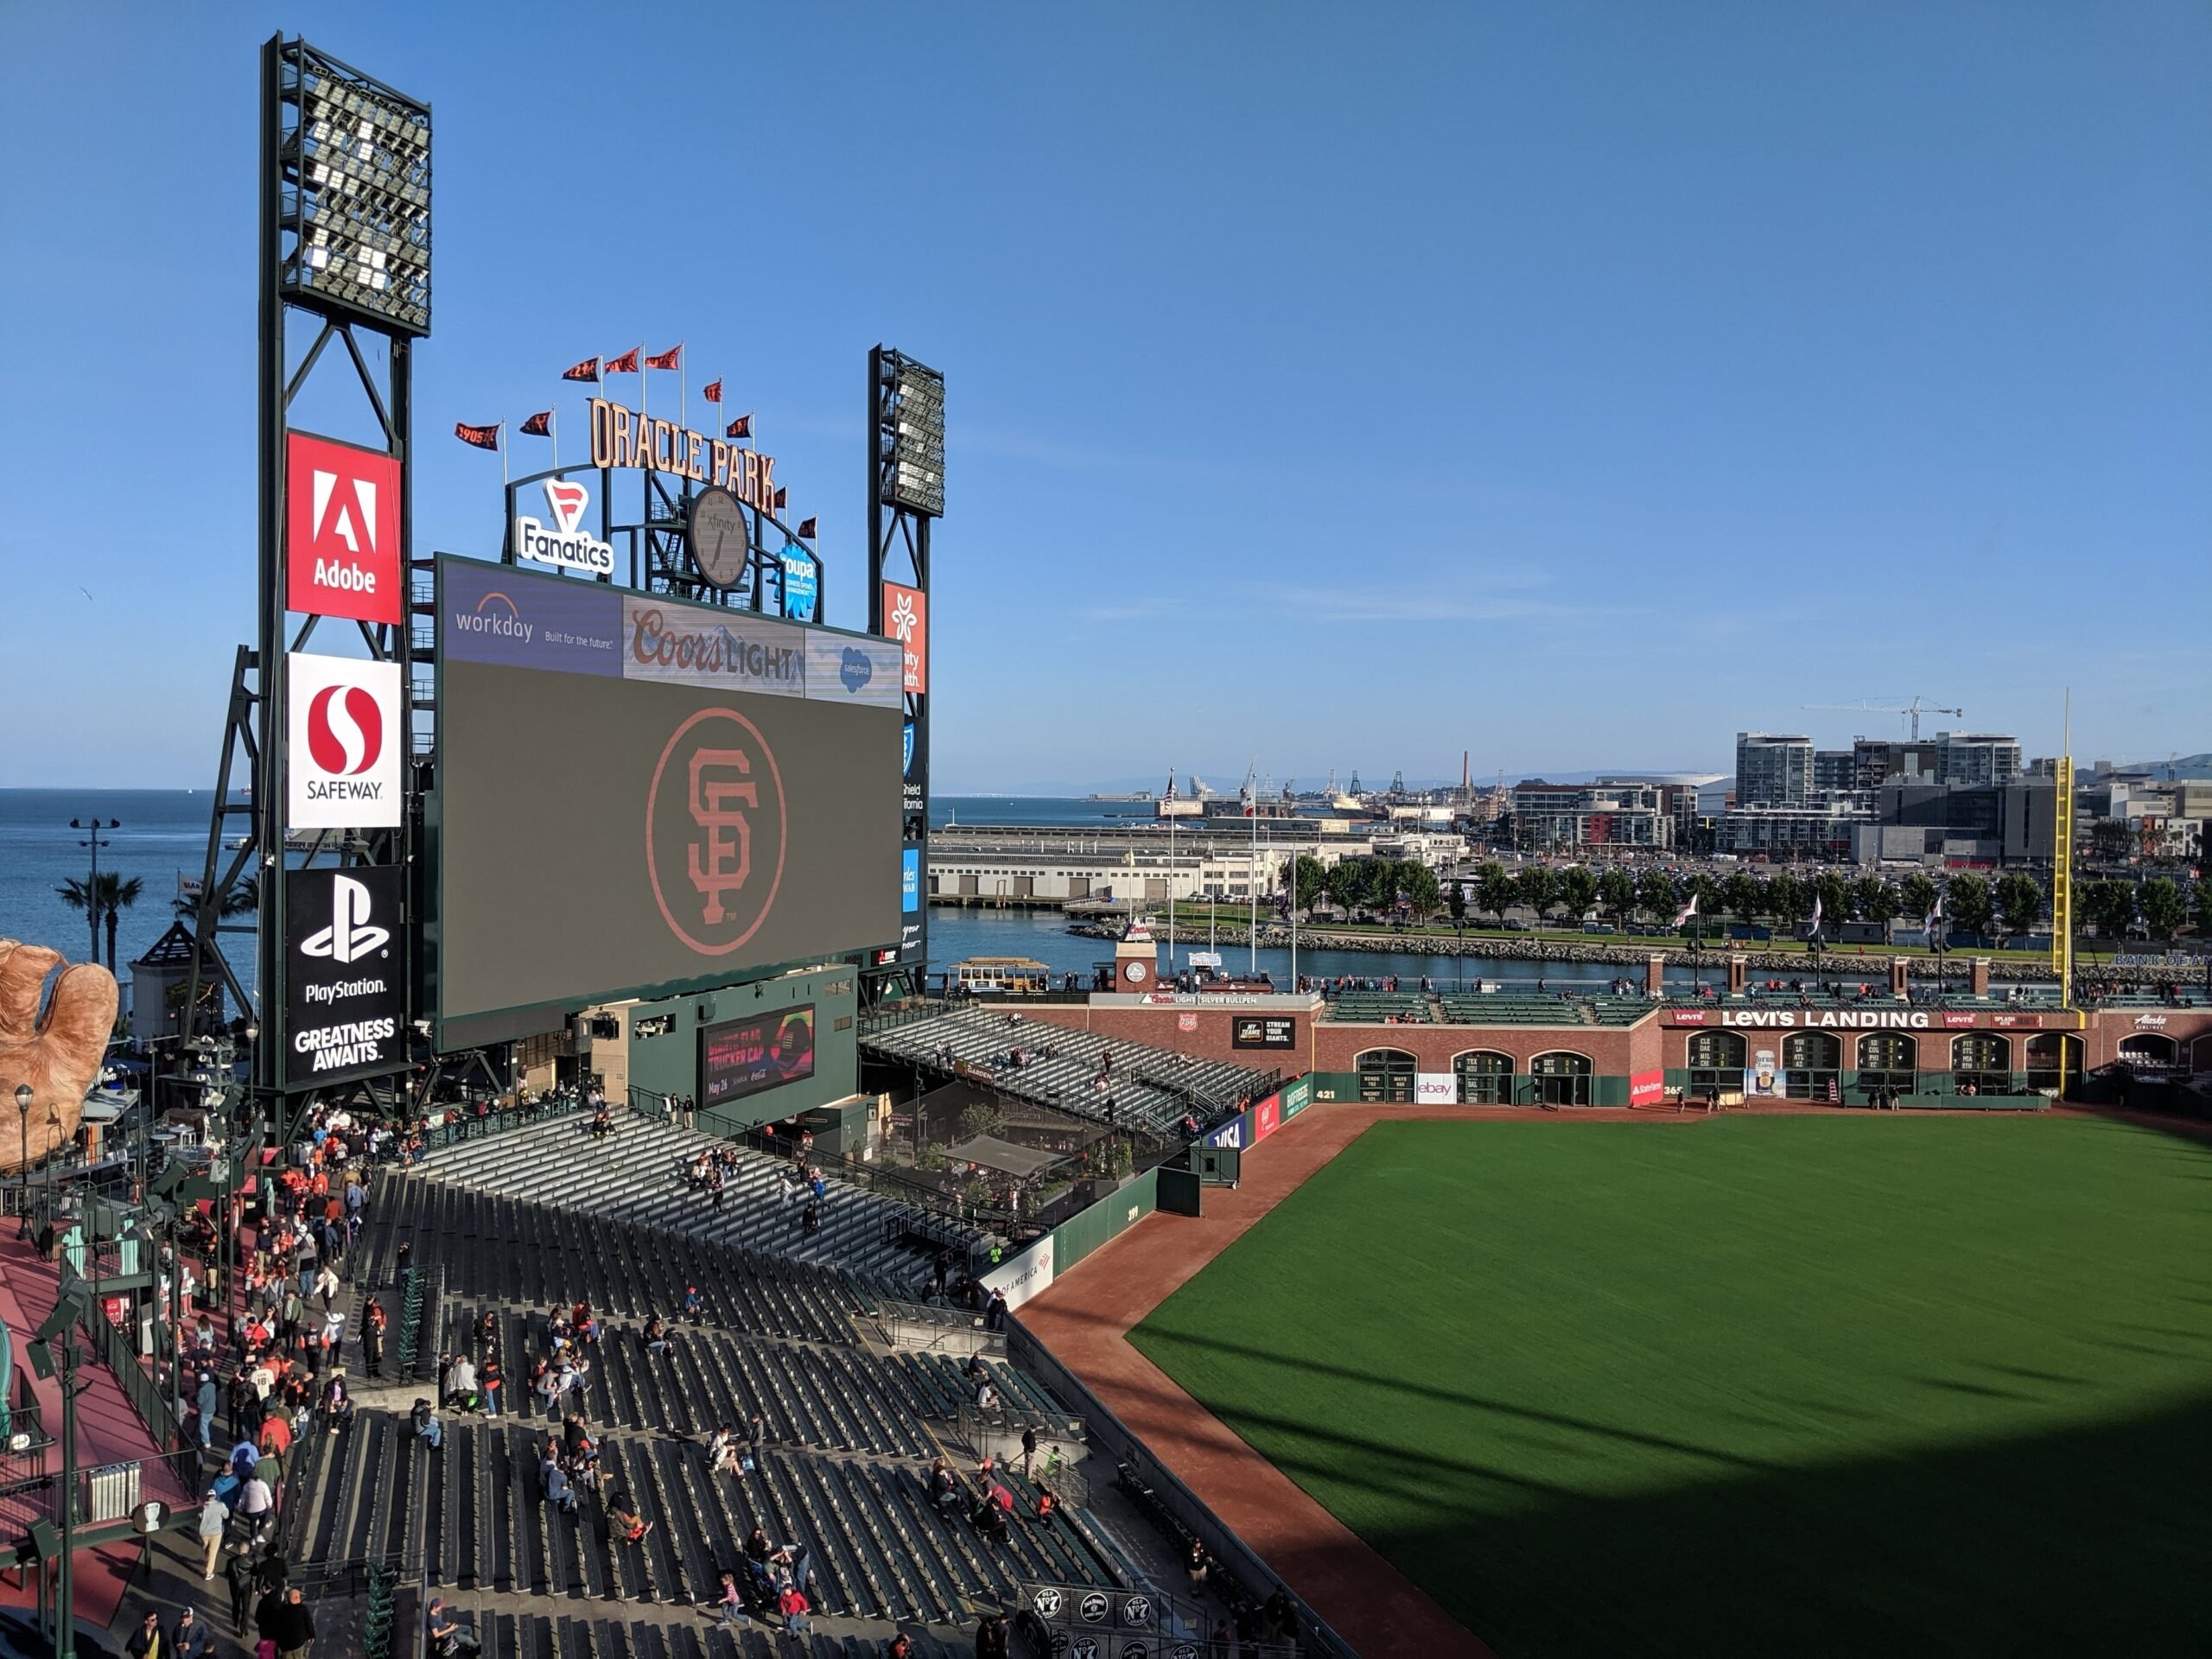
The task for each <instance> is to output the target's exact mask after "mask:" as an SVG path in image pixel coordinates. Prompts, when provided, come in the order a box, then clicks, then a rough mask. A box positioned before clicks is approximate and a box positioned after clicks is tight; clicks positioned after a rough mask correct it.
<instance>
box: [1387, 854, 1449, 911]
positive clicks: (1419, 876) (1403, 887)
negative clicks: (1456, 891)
mask: <svg viewBox="0 0 2212 1659" xmlns="http://www.w3.org/2000/svg"><path fill="white" fill-rule="evenodd" d="M1399 868H1400V872H1401V874H1400V875H1399V889H1398V896H1399V897H1400V898H1401V899H1404V900H1405V901H1406V904H1407V906H1408V908H1409V909H1411V910H1412V912H1413V913H1414V925H1417V926H1418V925H1421V924H1424V923H1426V922H1427V920H1428V918H1430V917H1432V916H1433V915H1435V914H1436V912H1438V911H1439V910H1440V909H1441V908H1442V907H1443V904H1444V894H1443V892H1442V890H1441V889H1440V888H1439V887H1438V886H1437V885H1436V872H1435V871H1434V870H1432V869H1430V868H1428V866H1427V865H1426V864H1405V865H1401V866H1400V867H1399Z"/></svg>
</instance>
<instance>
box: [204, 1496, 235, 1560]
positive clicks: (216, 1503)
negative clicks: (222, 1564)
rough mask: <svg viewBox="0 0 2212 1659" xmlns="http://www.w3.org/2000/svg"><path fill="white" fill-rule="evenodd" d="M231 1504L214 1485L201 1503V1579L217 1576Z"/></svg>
mask: <svg viewBox="0 0 2212 1659" xmlns="http://www.w3.org/2000/svg"><path fill="white" fill-rule="evenodd" d="M230 1523H231V1506H230V1505H229V1504H227V1503H224V1502H223V1500H222V1499H221V1498H219V1497H216V1496H215V1491H214V1489H213V1487H210V1488H209V1489H208V1491H207V1497H205V1498H204V1499H203V1500H201V1502H200V1582H201V1583H203V1584H204V1583H206V1582H207V1580H210V1579H212V1578H213V1577H214V1576H215V1561H216V1558H217V1557H218V1556H219V1555H221V1554H222V1553H223V1535H224V1534H225V1533H226V1531H228V1530H229V1529H230Z"/></svg>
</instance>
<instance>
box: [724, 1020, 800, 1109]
mask: <svg viewBox="0 0 2212 1659" xmlns="http://www.w3.org/2000/svg"><path fill="white" fill-rule="evenodd" d="M813 1075H814V1005H813V1004H812V1003H811V1002H806V1003H802V1004H800V1006H798V1007H795V1008H779V1009H778V1010H776V1011H775V1012H773V1013H770V1014H757V1015H755V1016H754V1017H753V1018H752V1019H749V1020H723V1021H722V1022H721V1024H719V1025H713V1026H708V1027H703V1028H702V1030H701V1031H700V1033H699V1103H700V1104H701V1105H702V1106H727V1105H728V1104H729V1103H731V1102H732V1101H737V1100H743V1099H744V1098H745V1097H746V1096H747V1095H757V1094H760V1093H762V1092H764V1091H766V1090H770V1089H774V1088H778V1087H780V1086H781V1085H782V1084H786V1083H797V1082H798V1081H799V1080H800V1079H802V1078H804V1077H812V1076H813Z"/></svg>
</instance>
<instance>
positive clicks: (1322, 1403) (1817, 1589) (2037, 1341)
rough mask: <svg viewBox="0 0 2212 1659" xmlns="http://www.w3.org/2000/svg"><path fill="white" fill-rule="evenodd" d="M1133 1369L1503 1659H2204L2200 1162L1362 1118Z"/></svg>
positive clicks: (2210, 1547)
mask: <svg viewBox="0 0 2212 1659" xmlns="http://www.w3.org/2000/svg"><path fill="white" fill-rule="evenodd" d="M1319 1109H1321V1110H1325V1109H1326V1108H1325V1107H1324V1108H1319ZM1254 1155H1255V1156H1257V1157H1261V1158H1265V1157H1266V1156H1267V1152H1266V1150H1265V1148H1262V1149H1261V1150H1260V1151H1259V1152H1258V1153H1256V1154H1254ZM1131 1340H1132V1341H1134V1342H1135V1344H1136V1345H1137V1346H1138V1347H1139V1348H1140V1349H1141V1350H1142V1351H1144V1352H1145V1353H1146V1354H1147V1355H1148V1356H1149V1357H1151V1358H1152V1359H1153V1360H1154V1362H1155V1363H1158V1364H1159V1365H1160V1367H1161V1368H1162V1369H1164V1370H1166V1371H1167V1372H1168V1373H1169V1374H1170V1375H1172V1376H1174V1377H1175V1378H1176V1379H1177V1380H1178V1381H1179V1382H1180V1383H1182V1384H1183V1386H1184V1387H1185V1388H1186V1389H1189V1390H1190V1392H1191V1393H1192V1395H1195V1396H1196V1397H1197V1398H1198V1400H1200V1401H1202V1402H1205V1404H1206V1405H1207V1406H1208V1407H1209V1408H1211V1409H1212V1410H1213V1411H1214V1412H1215V1413H1216V1414H1217V1415H1218V1416H1219V1417H1221V1418H1222V1420H1223V1421H1225V1422H1227V1423H1228V1424H1229V1425H1230V1427H1233V1428H1235V1429H1236V1431H1237V1432H1238V1433H1240V1434H1242V1435H1243V1437H1244V1439H1245V1440H1248V1441H1249V1442H1250V1443H1251V1444H1252V1445H1253V1446H1255V1447H1256V1448H1257V1449H1258V1450H1259V1451H1260V1452H1262V1453H1263V1454H1264V1455H1266V1456H1267V1457H1268V1459H1271V1460H1272V1461H1273V1462H1274V1463H1275V1464H1276V1465H1278V1466H1279V1467H1281V1469H1282V1470H1283V1471H1285V1472H1286V1473H1287V1474H1288V1475H1290V1476H1291V1477H1292V1478H1294V1480H1296V1481H1297V1482H1298V1483H1299V1484H1300V1485H1302V1486H1303V1487H1305V1489H1306V1491H1309V1492H1311V1493H1312V1494H1313V1496H1314V1497H1316V1498H1318V1499H1319V1501H1320V1502H1321V1503H1323V1504H1325V1506H1326V1507H1327V1508H1328V1509H1329V1510H1332V1512H1334V1513H1335V1514H1336V1515H1337V1516H1338V1517H1339V1518H1340V1519H1342V1520H1343V1521H1344V1522H1345V1524H1346V1525H1348V1526H1349V1527H1351V1529H1352V1530H1353V1531H1355V1532H1357V1533H1358V1534H1359V1535H1361V1536H1362V1537H1363V1538H1364V1539H1366V1540H1367V1541H1369V1542H1370V1544H1372V1545H1374V1546H1375V1547H1376V1548H1377V1549H1378V1550H1380V1551H1381V1552H1382V1553H1383V1554H1385V1555H1387V1556H1389V1558H1390V1559H1391V1560H1394V1561H1395V1562H1396V1563H1397V1564H1398V1566H1399V1567H1402V1569H1403V1570H1404V1571H1405V1572H1406V1573H1407V1574H1408V1576H1410V1577H1411V1578H1412V1579H1413V1580H1414V1581H1415V1582H1417V1583H1419V1584H1420V1585H1421V1586H1422V1587H1423V1588H1425V1589H1426V1590H1427V1592H1428V1593H1429V1594H1430V1595H1432V1596H1433V1597H1434V1598H1435V1599H1436V1600H1437V1601H1438V1602H1439V1603H1440V1604H1441V1605H1443V1606H1444V1607H1445V1608H1446V1611H1449V1612H1451V1613H1452V1615H1453V1616H1454V1617H1455V1618H1459V1620H1460V1621H1461V1622H1462V1623H1463V1624H1465V1625H1466V1626H1467V1627H1468V1628H1469V1629H1471V1630H1473V1631H1475V1632H1476V1633H1477V1634H1478V1635H1479V1636H1481V1637H1484V1639H1485V1640H1487V1641H1488V1642H1490V1643H1491V1645H1493V1646H1494V1647H1496V1648H1497V1649H1499V1650H1500V1651H1501V1652H1502V1653H1504V1654H1508V1655H1550V1654H1577V1655H1584V1654H1586V1655H1599V1654H1605V1655H1616V1654H1641V1653H1655V1652H1668V1653H1689V1652H1697V1653H1703V1654H1712V1653H1763V1654H1779V1653H1792V1654H1796V1653H1828V1654H1873V1653H1884V1654H1899V1653H1922V1652H1979V1653H2006V1654H2018V1653H2043V1652H2051V1653H2057V1652H2065V1653H2073V1654H2080V1653H2130V1654H2152V1653H2157V1654H2170V1653H2202V1652H2206V1651H2212V1579H2209V1578H2208V1572H2209V1571H2212V1567H2209V1566H2208V1564H2212V1145H2207V1144H2205V1143H2202V1142H2192V1141H2185V1140H2182V1139H2179V1138H2177V1137H2174V1136H2171V1135H2164V1134H2161V1133H2159V1132H2158V1131H2155V1130H2149V1129H2136V1128H2125V1127H2121V1126H2118V1125H2111V1124H2104V1123H2098V1122H2085V1121H2082V1120H2079V1119H2074V1120H2067V1119H2040V1118H2006V1119H2002V1120H1996V1121H1985V1122H1969V1121H1950V1120H1944V1119H1928V1118H1886V1117H1885V1118H1877V1117H1874V1116H1859V1117H1855V1118H1853V1119H1850V1120H1832V1119H1824V1118H1817V1117H1806V1118H1786V1117H1775V1118H1735V1119H1723V1120H1719V1121H1717V1122H1709V1123H1698V1124H1694V1125H1675V1124H1664V1125H1659V1124H1652V1125H1639V1124H1589V1123H1585V1124H1578V1123H1573V1122H1543V1123H1526V1124H1522V1123H1507V1124H1452V1123H1443V1122H1419V1123H1408V1122H1399V1123H1381V1124H1377V1125H1376V1127H1375V1128H1373V1129H1371V1130H1370V1131H1369V1132H1368V1133H1367V1134H1366V1135H1363V1136H1362V1137H1361V1138H1360V1139H1359V1140H1358V1141H1357V1142H1355V1143H1354V1144H1353V1145H1352V1146H1351V1147H1350V1148H1349V1149H1348V1150H1347V1151H1346V1152H1345V1153H1344V1154H1343V1155H1342V1156H1340V1157H1339V1158H1338V1159H1337V1160H1335V1161H1334V1162H1333V1163H1332V1164H1331V1165H1330V1166H1328V1167H1327V1168H1325V1169H1324V1170H1322V1171H1321V1172H1320V1173H1319V1174H1318V1175H1316V1176H1315V1177H1314V1178H1313V1179H1312V1180H1311V1181H1309V1182H1307V1183H1306V1185H1305V1186H1303V1187H1302V1188H1300V1190H1299V1191H1298V1192H1296V1193H1294V1195H1293V1196H1292V1197H1291V1198H1290V1199H1289V1200H1288V1201H1287V1202H1286V1203H1285V1204H1283V1205H1281V1206H1280V1207H1279V1208H1277V1209H1276V1210H1275V1211H1274V1212H1273V1213H1272V1214H1270V1215H1269V1216H1268V1217H1267V1218H1266V1219H1265V1220H1263V1221H1262V1222H1261V1223H1260V1224H1258V1225H1257V1226H1255V1228H1253V1229H1252V1230H1251V1231H1250V1232H1249V1233H1247V1234H1246V1235H1245V1236H1243V1238H1242V1239H1240V1240H1239V1241H1238V1242H1237V1243H1236V1244H1235V1245H1234V1246H1232V1247H1231V1248H1230V1249H1229V1250H1228V1251H1227V1252H1226V1253H1224V1255H1222V1256H1221V1258H1220V1259H1219V1260H1218V1261H1217V1262H1214V1263H1213V1264H1212V1265H1211V1267H1209V1268H1206V1269H1205V1271H1204V1272H1203V1273H1201V1274H1198V1277H1197V1278H1196V1279H1194V1280H1192V1281H1191V1283H1190V1284H1188V1285H1187V1286H1185V1287H1184V1288H1183V1289H1182V1290H1181V1291H1179V1292H1178V1293H1177V1294H1175V1295H1174V1296H1173V1297H1171V1298H1170V1299H1169V1300H1167V1301H1166V1302H1165V1303H1164V1304H1162V1305H1161V1306H1160V1308H1159V1309H1158V1310H1156V1311H1155V1312H1154V1314H1153V1316H1152V1317H1151V1318H1150V1319H1147V1321H1146V1322H1145V1323H1144V1324H1143V1325H1141V1326H1140V1327H1139V1328H1138V1329H1137V1330H1136V1331H1135V1332H1132V1333H1131ZM1343 1634H1344V1636H1345V1637H1347V1638H1348V1639H1350V1640H1351V1642H1352V1643H1353V1644H1354V1645H1355V1646H1357V1643H1358V1639H1359V1635H1358V1632H1357V1630H1346V1631H1344V1632H1343Z"/></svg>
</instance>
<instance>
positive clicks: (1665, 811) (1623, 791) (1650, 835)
mask: <svg viewBox="0 0 2212 1659" xmlns="http://www.w3.org/2000/svg"><path fill="white" fill-rule="evenodd" d="M1691 793H1692V795H1693V797H1694V794H1695V791H1694V789H1693V790H1692V791H1691ZM1513 839H1514V842H1515V844H1516V845H1517V846H1520V847H1523V848H1528V849H1546V848H1552V847H1649V848H1655V849H1656V848H1663V847H1671V846H1672V845H1674V841H1675V818H1674V814H1673V809H1672V806H1671V804H1670V803H1669V799H1668V790H1667V786H1666V785H1660V784H1649V783H1641V782H1632V781H1620V782H1616V781H1612V780H1609V779H1601V780H1600V781H1599V782H1597V783H1593V784H1551V783H1546V782H1545V781H1544V780H1543V779H1541V778H1532V779H1528V780H1527V781H1526V782H1523V783H1519V784H1516V785H1514V786H1513Z"/></svg>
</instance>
